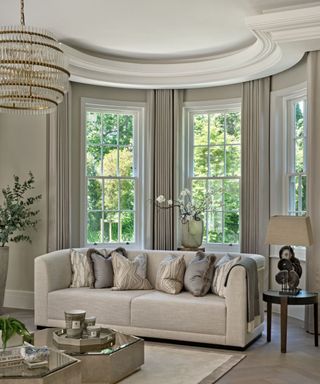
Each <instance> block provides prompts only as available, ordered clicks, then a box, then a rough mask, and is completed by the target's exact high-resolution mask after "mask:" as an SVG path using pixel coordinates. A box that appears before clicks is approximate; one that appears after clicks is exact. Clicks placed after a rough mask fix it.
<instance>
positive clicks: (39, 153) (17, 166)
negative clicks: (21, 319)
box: [0, 114, 47, 303]
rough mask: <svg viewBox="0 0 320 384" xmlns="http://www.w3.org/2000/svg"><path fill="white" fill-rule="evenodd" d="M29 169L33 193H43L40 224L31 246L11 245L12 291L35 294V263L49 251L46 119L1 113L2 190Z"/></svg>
mask: <svg viewBox="0 0 320 384" xmlns="http://www.w3.org/2000/svg"><path fill="white" fill-rule="evenodd" d="M29 170H30V171H32V173H33V174H34V176H35V179H36V183H35V187H36V189H35V191H34V193H41V194H42V200H41V202H40V203H38V208H39V209H40V214H39V218H40V220H41V222H40V223H39V225H38V231H37V232H34V231H30V234H31V237H32V244H28V243H25V242H22V243H17V244H15V243H11V244H10V258H9V259H10V261H9V275H8V281H7V289H8V290H10V291H12V290H13V291H16V290H19V291H20V290H21V291H28V292H31V291H33V260H34V258H35V256H38V255H40V254H43V253H45V252H46V248H47V212H46V120H45V117H44V116H37V117H33V116H32V117H31V116H30V117H28V116H19V115H9V114H0V188H2V187H5V186H7V185H8V184H12V181H13V175H14V174H15V175H17V176H20V177H21V179H24V178H26V177H27V173H28V171H29ZM7 303H8V300H7Z"/></svg>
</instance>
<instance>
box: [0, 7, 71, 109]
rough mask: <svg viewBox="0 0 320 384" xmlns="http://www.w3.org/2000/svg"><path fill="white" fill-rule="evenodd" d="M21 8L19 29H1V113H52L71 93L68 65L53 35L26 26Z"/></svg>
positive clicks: (14, 27) (10, 27)
mask: <svg viewBox="0 0 320 384" xmlns="http://www.w3.org/2000/svg"><path fill="white" fill-rule="evenodd" d="M20 6H21V20H20V25H17V26H1V27H0V112H11V113H23V114H36V115H38V114H45V113H49V112H52V111H53V110H55V108H56V107H57V105H58V104H59V103H61V102H62V101H63V97H64V94H65V93H66V92H67V90H68V82H69V77H70V73H69V71H68V61H67V58H66V56H65V55H64V53H63V50H62V49H61V45H60V43H59V42H58V41H57V40H56V39H55V38H54V36H53V35H52V34H51V33H49V32H47V31H45V30H44V29H40V28H34V27H29V26H26V25H25V17H24V0H20Z"/></svg>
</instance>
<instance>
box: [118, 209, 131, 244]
mask: <svg viewBox="0 0 320 384" xmlns="http://www.w3.org/2000/svg"><path fill="white" fill-rule="evenodd" d="M120 217H121V229H120V230H121V236H120V239H121V241H122V242H133V241H134V213H133V212H121V215H120Z"/></svg>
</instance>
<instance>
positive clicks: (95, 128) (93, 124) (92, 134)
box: [86, 112, 101, 145]
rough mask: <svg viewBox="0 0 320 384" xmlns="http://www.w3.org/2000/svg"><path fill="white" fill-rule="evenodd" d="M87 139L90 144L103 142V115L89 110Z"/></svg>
mask: <svg viewBox="0 0 320 384" xmlns="http://www.w3.org/2000/svg"><path fill="white" fill-rule="evenodd" d="M86 122H87V124H86V141H87V144H89V145H92V144H93V145H99V144H100V143H101V115H100V113H96V112H87V117H86Z"/></svg>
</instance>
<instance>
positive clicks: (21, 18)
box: [20, 0, 25, 25]
mask: <svg viewBox="0 0 320 384" xmlns="http://www.w3.org/2000/svg"><path fill="white" fill-rule="evenodd" d="M20 16H21V17H20V23H21V25H25V19H24V0H20Z"/></svg>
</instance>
